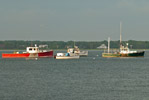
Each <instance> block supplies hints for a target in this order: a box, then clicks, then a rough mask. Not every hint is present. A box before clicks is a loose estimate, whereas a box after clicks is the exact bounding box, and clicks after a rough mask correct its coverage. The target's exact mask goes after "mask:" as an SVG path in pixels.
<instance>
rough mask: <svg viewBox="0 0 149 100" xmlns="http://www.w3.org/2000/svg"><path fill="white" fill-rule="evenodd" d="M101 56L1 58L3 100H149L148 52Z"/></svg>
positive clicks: (0, 99)
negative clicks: (134, 54) (70, 58)
mask: <svg viewBox="0 0 149 100" xmlns="http://www.w3.org/2000/svg"><path fill="white" fill-rule="evenodd" d="M2 52H3V51H0V54H1V53H2ZM7 52H8V51H7ZM63 52H64V51H63ZM101 53H102V52H101V51H89V56H88V57H83V58H80V59H75V60H55V59H53V58H43V59H38V60H33V59H32V60H26V59H2V58H0V100H148V99H149V52H146V53H145V57H141V58H102V57H101Z"/></svg>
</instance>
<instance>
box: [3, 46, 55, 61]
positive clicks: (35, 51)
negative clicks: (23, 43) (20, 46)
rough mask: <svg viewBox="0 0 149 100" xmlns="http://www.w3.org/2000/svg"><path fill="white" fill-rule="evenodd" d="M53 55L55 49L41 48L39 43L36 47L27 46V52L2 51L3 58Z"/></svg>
mask: <svg viewBox="0 0 149 100" xmlns="http://www.w3.org/2000/svg"><path fill="white" fill-rule="evenodd" d="M40 57H53V50H40V49H39V47H37V45H35V47H27V48H26V52H23V53H19V52H14V53H2V58H40Z"/></svg>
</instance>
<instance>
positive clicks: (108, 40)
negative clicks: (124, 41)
mask: <svg viewBox="0 0 149 100" xmlns="http://www.w3.org/2000/svg"><path fill="white" fill-rule="evenodd" d="M109 52H110V37H109V38H108V53H109Z"/></svg>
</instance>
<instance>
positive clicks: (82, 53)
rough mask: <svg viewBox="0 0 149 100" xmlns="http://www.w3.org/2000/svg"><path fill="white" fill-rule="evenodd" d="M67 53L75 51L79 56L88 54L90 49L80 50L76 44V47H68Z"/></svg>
mask: <svg viewBox="0 0 149 100" xmlns="http://www.w3.org/2000/svg"><path fill="white" fill-rule="evenodd" d="M67 53H75V54H76V55H79V56H81V57H82V56H88V51H80V49H79V48H78V46H74V48H68V50H67Z"/></svg>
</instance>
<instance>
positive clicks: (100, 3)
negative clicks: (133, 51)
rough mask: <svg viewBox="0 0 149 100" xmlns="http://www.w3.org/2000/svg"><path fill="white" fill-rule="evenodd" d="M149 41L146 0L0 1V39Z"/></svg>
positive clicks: (148, 6)
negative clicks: (120, 39)
mask: <svg viewBox="0 0 149 100" xmlns="http://www.w3.org/2000/svg"><path fill="white" fill-rule="evenodd" d="M120 21H121V22H122V40H139V41H140V40H141V41H148V40H149V0H1V1H0V40H41V41H70V40H72V41H103V40H107V39H108V37H110V38H111V40H119V37H120V36H119V34H120Z"/></svg>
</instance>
